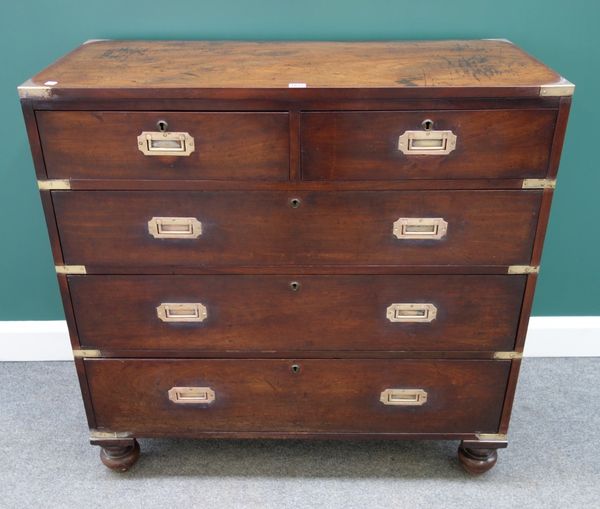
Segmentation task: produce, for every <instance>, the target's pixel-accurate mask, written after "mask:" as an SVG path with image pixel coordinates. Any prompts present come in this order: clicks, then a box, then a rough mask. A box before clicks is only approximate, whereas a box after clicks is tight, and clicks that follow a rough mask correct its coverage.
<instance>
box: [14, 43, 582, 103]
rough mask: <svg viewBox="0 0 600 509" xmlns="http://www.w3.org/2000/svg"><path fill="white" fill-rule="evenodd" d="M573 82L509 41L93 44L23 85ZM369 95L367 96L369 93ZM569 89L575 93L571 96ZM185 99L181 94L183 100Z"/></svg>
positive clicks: (530, 87)
mask: <svg viewBox="0 0 600 509" xmlns="http://www.w3.org/2000/svg"><path fill="white" fill-rule="evenodd" d="M572 87H573V86H572V85H571V84H570V83H569V82H568V81H566V80H564V79H563V78H561V77H560V76H559V75H558V74H557V73H555V72H554V71H553V70H551V69H549V68H548V67H546V66H545V65H543V64H542V63H540V62H538V61H537V60H536V59H534V58H532V57H531V56H529V55H528V54H526V53H525V52H524V51H522V50H521V49H519V48H518V47H516V46H514V45H513V44H512V43H510V42H509V41H505V40H480V41H460V40H456V41H424V42H222V41H214V42H206V41H90V42H88V43H86V44H84V45H82V46H80V47H79V48H77V49H76V50H74V51H73V52H71V53H69V54H68V55H66V56H65V57H63V58H61V59H60V60H58V61H57V62H55V63H54V64H52V65H51V66H49V67H48V68H46V69H45V70H43V71H42V72H40V73H39V74H37V75H36V76H34V77H33V78H32V79H31V80H28V81H27V82H26V83H24V84H23V85H22V86H21V87H20V94H21V97H23V98H28V97H32V98H38V97H41V98H65V99H67V98H72V99H93V98H96V99H97V98H103V97H106V93H107V90H109V91H110V94H111V95H110V97H113V98H114V97H122V98H131V99H135V98H144V99H152V98H155V99H159V98H194V97H196V98H198V97H206V96H207V94H208V95H210V96H211V97H217V96H218V97H221V98H240V97H242V98H243V97H245V96H253V97H256V94H257V93H258V91H262V92H261V93H260V97H263V98H274V97H282V98H287V97H289V96H290V94H301V95H300V97H303V98H308V97H313V96H315V94H316V93H317V91H320V93H321V94H323V93H324V94H325V95H327V96H331V94H334V95H335V93H336V92H337V95H338V96H340V97H346V96H352V91H356V92H357V93H358V92H360V94H362V95H361V96H362V97H364V96H371V97H379V96H381V97H398V98H410V97H425V96H429V97H432V96H435V97H445V96H453V97H532V96H538V95H570V93H572ZM369 91H370V92H369ZM569 91H571V92H569ZM182 94H183V95H182Z"/></svg>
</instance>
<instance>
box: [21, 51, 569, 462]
mask: <svg viewBox="0 0 600 509" xmlns="http://www.w3.org/2000/svg"><path fill="white" fill-rule="evenodd" d="M573 88H574V87H573V85H572V84H571V83H569V82H568V81H566V80H564V79H563V78H561V77H560V76H559V75H557V74H556V73H555V72H553V71H552V70H550V69H548V68H547V67H545V66H544V65H542V64H541V63H539V62H538V61H536V60H535V59H533V58H531V57H530V56H528V55H527V54H525V53H524V52H522V51H521V50H520V49H518V48H517V47H516V46H514V45H512V44H511V43H509V42H508V41H504V40H484V41H446V42H373V43H317V42H310V43H294V42H281V43H234V42H199V41H196V42H176V41H169V42H144V41H91V42H89V43H86V44H84V45H83V46H81V47H80V48H78V49H76V50H75V51H74V52H72V53H70V54H69V55H67V56H65V57H64V58H62V59H61V60H59V61H58V62H56V63H55V64H53V65H51V66H50V67H48V68H47V69H46V70H44V71H42V72H41V73H39V74H38V75H36V76H35V77H34V78H32V79H31V80H29V81H27V82H26V83H25V84H23V85H22V86H21V87H19V92H20V96H21V102H22V106H23V112H24V115H25V120H26V125H27V131H28V135H29V141H30V144H31V149H32V153H33V159H34V163H35V169H36V174H37V178H38V183H39V188H40V192H41V198H42V203H43V206H44V210H45V214H46V220H47V224H48V230H49V233H50V238H51V244H52V251H53V255H54V261H55V264H56V271H57V273H58V279H59V282H60V289H61V293H62V298H63V303H64V309H65V314H66V318H67V322H68V325H69V331H70V337H71V342H72V346H73V352H74V357H75V364H76V366H77V372H78V375H79V381H80V384H81V390H82V394H83V400H84V403H85V409H86V412H87V418H88V422H89V427H90V430H91V442H92V443H93V444H96V445H100V446H101V447H102V448H101V458H102V461H103V462H104V464H106V465H107V466H108V467H110V468H114V469H116V470H126V469H127V468H129V467H130V466H131V465H132V464H133V463H134V462H135V461H136V460H137V458H138V456H139V445H138V443H137V441H136V438H139V437H163V436H180V437H196V438H210V437H235V438H254V437H263V438H286V437H302V438H357V437H365V438H390V439H448V440H457V441H461V445H460V447H459V459H460V461H461V463H462V464H463V466H464V467H465V468H466V469H467V470H468V471H470V472H472V473H480V472H483V471H485V470H487V469H489V468H491V467H492V466H493V465H494V463H495V462H496V450H497V449H498V448H502V447H505V446H506V444H507V430H508V425H509V418H510V412H511V406H512V401H513V396H514V393H515V387H516V383H517V377H518V373H519V366H520V362H521V361H520V359H521V355H522V351H523V344H524V340H525V335H526V331H527V324H528V319H529V314H530V310H531V303H532V298H533V293H534V287H535V284H536V279H537V273H538V268H539V262H540V256H541V252H542V244H543V239H544V233H545V229H546V224H547V221H548V215H549V210H550V202H551V200H552V194H553V189H554V184H555V178H556V173H557V169H558V163H559V158H560V153H561V148H562V143H563V138H564V134H565V128H566V124H567V117H568V112H569V106H570V101H571V97H570V96H571V95H572V93H573Z"/></svg>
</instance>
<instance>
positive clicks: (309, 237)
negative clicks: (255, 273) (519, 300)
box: [52, 191, 542, 267]
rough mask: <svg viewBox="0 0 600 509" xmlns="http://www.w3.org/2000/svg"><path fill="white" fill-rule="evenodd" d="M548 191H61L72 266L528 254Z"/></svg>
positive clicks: (491, 258)
mask: <svg viewBox="0 0 600 509" xmlns="http://www.w3.org/2000/svg"><path fill="white" fill-rule="evenodd" d="M541 196H542V193H541V191H376V192H370V191H349V192H309V191H296V192H293V191H289V192H286V191H273V192H263V191H255V192H252V191H249V192H243V191H215V192H188V191H171V192H169V191H164V192H154V191H114V192H113V191H110V192H109V191H56V192H53V193H52V197H53V202H54V207H55V215H56V220H57V223H58V228H59V232H60V240H61V246H62V249H63V256H64V260H65V263H67V264H83V265H92V266H94V265H96V266H122V267H139V266H148V267H160V266H162V267H166V266H170V267H175V266H178V267H198V266H291V265H315V264H319V265H342V264H350V265H371V264H379V265H463V266H468V265H517V264H528V263H529V260H530V257H531V251H532V244H533V239H534V233H535V227H536V223H537V218H538V213H539V206H540V201H541Z"/></svg>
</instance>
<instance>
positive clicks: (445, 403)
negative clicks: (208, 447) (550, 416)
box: [85, 359, 510, 436]
mask: <svg viewBox="0 0 600 509" xmlns="http://www.w3.org/2000/svg"><path fill="white" fill-rule="evenodd" d="M509 368H510V362H508V361H456V360H452V361H451V360H443V361H442V360H419V361H417V360H411V361H408V360H401V361H400V360H350V359H341V360H339V359H338V360H329V359H327V360H325V359H323V360H315V359H311V360H300V361H294V360H282V359H273V360H265V359H260V360H257V359H251V360H229V359H227V360H223V359H217V360H125V359H110V360H109V359H95V360H86V361H85V369H86V373H87V377H88V385H89V389H90V394H91V400H92V405H93V408H94V415H95V418H96V425H97V427H98V428H99V429H108V430H112V431H128V432H131V433H134V434H137V435H138V436H139V435H141V436H143V435H144V434H153V433H159V434H176V433H180V434H186V433H187V434H194V433H201V432H210V431H228V432H235V431H249V432H250V431H280V432H285V431H289V432H302V431H306V432H349V433H352V432H358V433H360V432H368V433H473V432H488V433H493V432H497V430H498V425H499V420H500V414H501V410H502V402H503V399H504V393H505V390H506V383H507V377H508V371H509Z"/></svg>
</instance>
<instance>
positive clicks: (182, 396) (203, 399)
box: [168, 387, 215, 405]
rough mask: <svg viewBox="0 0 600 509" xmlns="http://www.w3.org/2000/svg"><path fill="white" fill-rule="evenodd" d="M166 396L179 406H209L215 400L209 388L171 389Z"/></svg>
mask: <svg viewBox="0 0 600 509" xmlns="http://www.w3.org/2000/svg"><path fill="white" fill-rule="evenodd" d="M168 394H169V399H170V400H171V401H172V402H173V403H177V404H179V405H198V404H199V405H210V404H211V403H212V402H213V401H214V400H215V391H213V390H212V389H211V388H210V387H172V388H171V389H169V392H168Z"/></svg>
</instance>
